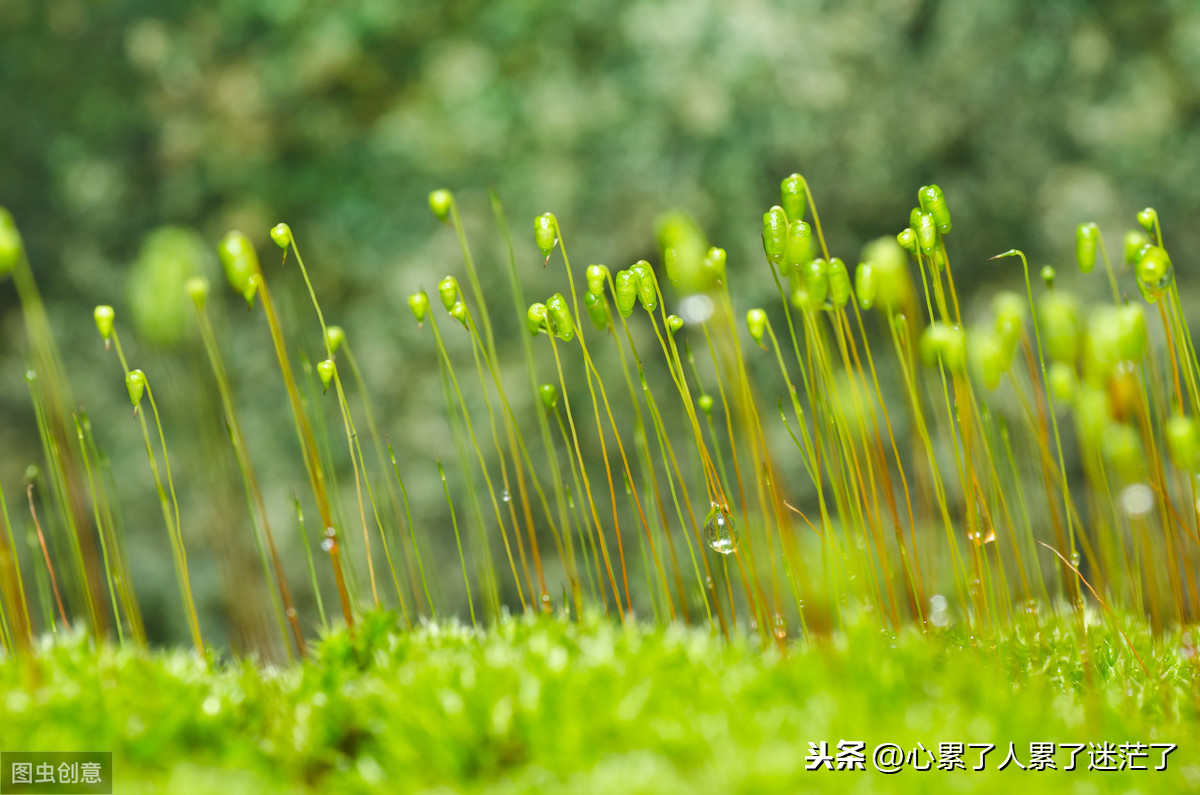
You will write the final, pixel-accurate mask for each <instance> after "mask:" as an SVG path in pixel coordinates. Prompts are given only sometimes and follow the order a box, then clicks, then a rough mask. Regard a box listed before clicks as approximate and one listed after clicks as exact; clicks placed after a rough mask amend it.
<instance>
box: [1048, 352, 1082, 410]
mask: <svg viewBox="0 0 1200 795" xmlns="http://www.w3.org/2000/svg"><path fill="white" fill-rule="evenodd" d="M1078 387H1079V378H1078V376H1076V375H1075V367H1074V365H1071V364H1068V363H1066V362H1053V363H1051V365H1050V367H1048V368H1047V369H1046V389H1047V390H1048V391H1049V393H1050V396H1051V397H1052V398H1053V399H1054V401H1055V402H1056V403H1061V404H1063V405H1068V406H1069V405H1070V404H1071V403H1074V402H1075V392H1076V390H1077V389H1078Z"/></svg>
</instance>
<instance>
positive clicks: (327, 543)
mask: <svg viewBox="0 0 1200 795" xmlns="http://www.w3.org/2000/svg"><path fill="white" fill-rule="evenodd" d="M335 547H337V530H334V529H333V528H332V527H326V528H325V540H324V541H322V542H321V549H323V550H324V551H326V552H333V550H334V548H335Z"/></svg>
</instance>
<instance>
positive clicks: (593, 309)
mask: <svg viewBox="0 0 1200 795" xmlns="http://www.w3.org/2000/svg"><path fill="white" fill-rule="evenodd" d="M583 305H584V306H585V307H587V313H588V317H590V318H591V319H592V325H593V326H595V327H596V330H597V331H604V329H606V328H608V321H609V314H608V300H607V299H606V298H605V297H604V294H603V293H591V292H589V293H584V295H583Z"/></svg>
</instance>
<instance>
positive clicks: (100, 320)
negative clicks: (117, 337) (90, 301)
mask: <svg viewBox="0 0 1200 795" xmlns="http://www.w3.org/2000/svg"><path fill="white" fill-rule="evenodd" d="M92 316H93V317H94V318H95V319H96V330H97V331H99V332H100V336H101V337H102V338H103V339H104V342H105V343H106V344H107V343H108V341H109V340H111V339H112V331H113V320H115V319H116V316H117V313H116V312H115V311H114V310H113V308H112V307H111V306H109V305H108V304H101V305H100V306H98V307H96V309H95V310H94V311H93V312H92Z"/></svg>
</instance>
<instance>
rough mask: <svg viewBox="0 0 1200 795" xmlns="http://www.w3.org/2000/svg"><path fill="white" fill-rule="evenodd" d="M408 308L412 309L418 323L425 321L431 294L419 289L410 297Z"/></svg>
mask: <svg viewBox="0 0 1200 795" xmlns="http://www.w3.org/2000/svg"><path fill="white" fill-rule="evenodd" d="M408 308H409V309H411V310H412V313H413V317H415V318H416V319H417V322H418V323H424V322H425V315H426V314H427V313H428V312H429V296H428V295H426V294H425V291H424V290H417V291H416V292H415V293H413V294H412V295H410V296H409V297H408Z"/></svg>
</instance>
